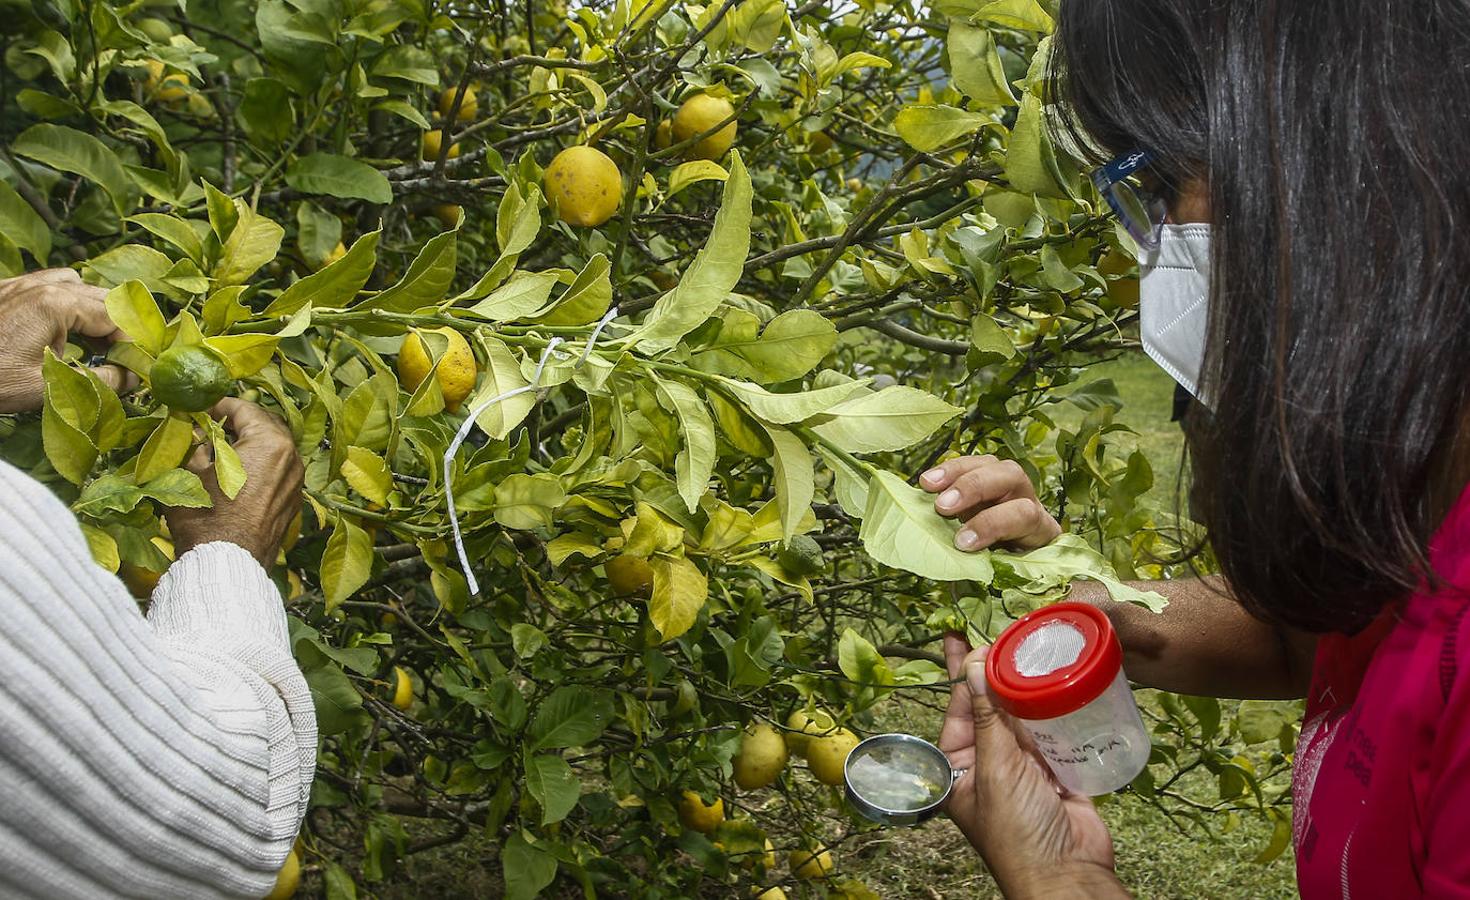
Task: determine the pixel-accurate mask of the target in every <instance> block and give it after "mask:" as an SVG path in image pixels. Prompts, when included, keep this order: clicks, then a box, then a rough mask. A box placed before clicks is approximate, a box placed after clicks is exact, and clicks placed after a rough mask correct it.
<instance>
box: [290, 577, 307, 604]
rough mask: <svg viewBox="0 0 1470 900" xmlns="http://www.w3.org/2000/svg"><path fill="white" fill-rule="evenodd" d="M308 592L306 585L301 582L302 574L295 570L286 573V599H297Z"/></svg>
mask: <svg viewBox="0 0 1470 900" xmlns="http://www.w3.org/2000/svg"><path fill="white" fill-rule="evenodd" d="M305 593H306V585H304V584H302V583H301V576H300V575H297V574H296V573H295V572H290V571H288V572H287V573H286V599H287V600H295V599H296V598H297V597H300V596H301V595H302V594H305Z"/></svg>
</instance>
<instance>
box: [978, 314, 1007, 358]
mask: <svg viewBox="0 0 1470 900" xmlns="http://www.w3.org/2000/svg"><path fill="white" fill-rule="evenodd" d="M970 344H971V346H973V347H974V348H975V349H976V350H979V351H980V352H981V353H992V354H996V355H998V356H1000V357H1001V358H1002V359H1010V358H1011V357H1013V356H1015V355H1016V345H1015V344H1014V343H1012V342H1011V336H1010V335H1009V334H1006V331H1005V329H1004V328H1001V327H1000V325H999V323H997V322H996V321H995V319H993V318H991V317H990V316H988V315H986V314H985V313H979V314H978V315H976V316H975V318H974V319H972V320H971V321H970Z"/></svg>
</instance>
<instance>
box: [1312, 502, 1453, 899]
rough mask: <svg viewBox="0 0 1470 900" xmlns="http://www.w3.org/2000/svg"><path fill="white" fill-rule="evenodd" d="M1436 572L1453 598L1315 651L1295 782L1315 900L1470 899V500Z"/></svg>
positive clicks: (1443, 535) (1403, 607) (1428, 596)
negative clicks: (1329, 898) (1330, 899)
mask: <svg viewBox="0 0 1470 900" xmlns="http://www.w3.org/2000/svg"><path fill="white" fill-rule="evenodd" d="M1430 562H1431V564H1432V565H1433V566H1434V570H1435V571H1436V572H1438V573H1439V575H1440V577H1441V578H1443V579H1444V580H1445V582H1446V587H1444V588H1441V589H1440V590H1439V591H1438V592H1437V593H1430V592H1428V591H1423V590H1421V591H1419V592H1416V593H1415V594H1414V595H1413V596H1411V597H1409V598H1408V599H1407V600H1406V601H1404V602H1402V603H1400V604H1396V605H1395V606H1394V607H1392V608H1390V609H1389V610H1387V611H1385V612H1384V614H1383V615H1382V616H1380V617H1379V619H1378V621H1376V622H1375V623H1374V624H1372V625H1370V626H1369V627H1368V628H1367V629H1365V630H1364V631H1363V632H1362V633H1360V634H1357V635H1354V636H1352V637H1347V636H1344V635H1329V636H1327V637H1324V638H1323V639H1322V640H1321V642H1320V644H1319V646H1318V649H1317V658H1316V664H1315V666H1314V668H1313V672H1312V688H1311V692H1310V693H1309V694H1308V696H1307V713H1306V720H1305V722H1304V723H1303V725H1302V734H1301V739H1300V740H1299V741H1298V742H1297V754H1296V760H1295V767H1294V772H1293V795H1294V797H1295V798H1296V806H1295V813H1294V821H1293V822H1292V827H1293V837H1294V840H1295V845H1296V860H1297V884H1298V889H1299V890H1300V891H1301V895H1302V896H1303V897H1304V898H1308V900H1319V898H1327V897H1334V898H1336V897H1341V898H1344V900H1346V898H1350V897H1353V898H1380V897H1383V898H1395V900H1397V898H1400V897H1416V896H1430V897H1463V898H1470V615H1467V612H1466V611H1467V610H1470V490H1467V491H1466V492H1465V493H1464V494H1463V495H1462V496H1461V497H1460V500H1459V502H1458V503H1456V504H1455V507H1454V509H1453V510H1451V511H1450V514H1449V515H1448V516H1447V517H1446V518H1445V521H1444V523H1443V524H1442V525H1441V526H1440V529H1439V532H1438V533H1437V534H1436V535H1435V537H1434V540H1433V542H1432V543H1431V545H1430ZM1455 586H1458V588H1457V587H1455Z"/></svg>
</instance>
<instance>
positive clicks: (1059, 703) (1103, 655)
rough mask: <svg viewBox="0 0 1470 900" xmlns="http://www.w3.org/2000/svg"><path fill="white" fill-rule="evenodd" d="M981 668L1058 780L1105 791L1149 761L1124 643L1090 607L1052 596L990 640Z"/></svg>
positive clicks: (1079, 789)
mask: <svg viewBox="0 0 1470 900" xmlns="http://www.w3.org/2000/svg"><path fill="white" fill-rule="evenodd" d="M985 675H986V678H987V679H988V680H989V682H990V689H991V692H992V693H993V694H994V696H995V698H996V701H997V703H998V704H999V705H1000V707H1001V708H1002V709H1004V710H1006V711H1007V712H1009V713H1010V714H1011V715H1013V716H1015V717H1016V718H1017V719H1019V720H1020V721H1021V723H1022V724H1023V725H1024V726H1025V727H1026V730H1027V731H1028V732H1030V734H1031V737H1032V738H1033V739H1034V740H1035V741H1036V748H1037V750H1038V751H1040V753H1041V756H1042V757H1043V758H1044V759H1045V760H1046V761H1047V763H1048V765H1050V767H1051V770H1052V772H1053V773H1054V774H1055V775H1056V778H1057V781H1059V782H1060V783H1061V784H1062V786H1063V787H1066V788H1068V789H1069V790H1072V791H1074V792H1076V793H1079V794H1086V795H1088V796H1097V795H1099V794H1107V793H1111V792H1112V791H1116V790H1118V789H1119V788H1122V787H1125V786H1127V785H1128V784H1129V783H1130V782H1132V781H1133V779H1134V778H1136V777H1138V773H1140V772H1142V771H1143V768H1144V766H1146V765H1148V758H1149V753H1150V752H1151V750H1152V743H1151V742H1150V740H1149V736H1148V731H1147V729H1145V728H1144V725H1143V718H1142V717H1141V716H1140V715H1139V714H1138V705H1137V704H1136V703H1134V701H1133V692H1132V690H1130V689H1129V687H1128V679H1127V677H1125V676H1124V674H1123V648H1122V645H1120V644H1119V643H1118V636H1117V634H1115V633H1114V632H1113V625H1112V623H1111V622H1109V621H1108V617H1107V616H1106V615H1104V614H1103V612H1102V611H1101V610H1099V609H1097V608H1096V607H1092V606H1088V605H1086V604H1083V603H1057V604H1055V605H1053V606H1047V607H1043V608H1042V609H1038V610H1036V611H1035V612H1033V613H1030V614H1028V615H1025V616H1023V617H1021V618H1020V619H1018V620H1017V621H1016V622H1014V623H1013V624H1012V625H1011V626H1010V627H1009V628H1007V629H1006V630H1005V631H1004V632H1002V633H1001V635H1000V637H999V638H997V639H996V642H995V645H994V646H993V647H991V648H990V654H989V656H988V657H987V658H986V661H985Z"/></svg>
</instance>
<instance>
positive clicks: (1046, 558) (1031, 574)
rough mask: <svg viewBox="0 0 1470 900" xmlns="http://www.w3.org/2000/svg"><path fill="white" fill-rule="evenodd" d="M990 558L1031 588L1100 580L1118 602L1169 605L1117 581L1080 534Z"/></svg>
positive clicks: (1153, 609)
mask: <svg viewBox="0 0 1470 900" xmlns="http://www.w3.org/2000/svg"><path fill="white" fill-rule="evenodd" d="M991 557H992V559H993V561H994V562H995V563H996V564H997V565H1000V566H1003V567H1005V568H1006V569H1008V570H1010V571H1011V572H1014V573H1015V574H1016V575H1018V576H1019V577H1021V578H1024V579H1028V580H1029V581H1030V582H1031V587H1030V589H1031V590H1048V589H1052V588H1055V587H1060V586H1062V585H1065V584H1067V583H1069V582H1071V581H1074V580H1076V579H1078V578H1087V579H1090V580H1092V581H1096V582H1099V583H1101V584H1102V585H1103V586H1104V587H1106V588H1107V589H1108V593H1109V594H1110V595H1112V598H1113V599H1114V600H1117V601H1119V602H1120V603H1136V604H1137V605H1139V606H1142V607H1145V608H1147V609H1148V610H1149V611H1150V612H1163V610H1164V607H1165V606H1168V605H1169V601H1168V600H1167V599H1165V598H1164V597H1163V596H1162V595H1160V594H1157V593H1155V592H1153V591H1141V590H1138V589H1137V588H1134V587H1130V586H1129V585H1127V584H1125V583H1123V582H1122V581H1119V580H1118V578H1117V576H1116V575H1115V574H1114V573H1113V569H1112V566H1110V565H1108V561H1107V560H1106V559H1105V558H1104V557H1103V555H1102V554H1101V553H1098V552H1097V551H1096V550H1094V549H1093V548H1092V547H1090V546H1088V544H1087V541H1086V540H1085V539H1084V538H1082V537H1081V536H1080V535H1076V534H1064V535H1062V536H1061V537H1058V538H1057V539H1056V540H1054V541H1052V542H1051V543H1050V544H1047V545H1046V546H1045V547H1041V548H1039V549H1036V550H1032V551H1030V552H1029V553H1025V554H1021V555H1016V554H1011V553H1005V552H1003V551H998V550H997V551H994V552H992V554H991Z"/></svg>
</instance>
